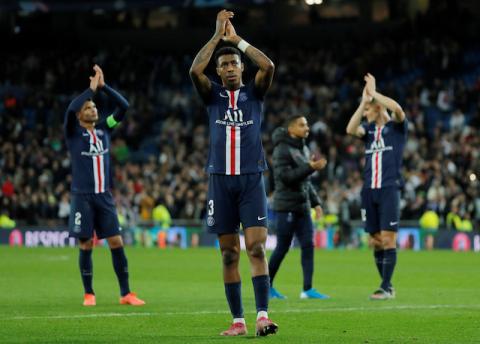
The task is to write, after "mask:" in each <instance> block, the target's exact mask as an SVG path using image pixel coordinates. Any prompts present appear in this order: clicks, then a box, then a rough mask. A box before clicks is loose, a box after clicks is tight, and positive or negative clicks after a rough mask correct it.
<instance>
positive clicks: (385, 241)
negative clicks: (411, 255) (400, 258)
mask: <svg viewBox="0 0 480 344" xmlns="http://www.w3.org/2000/svg"><path fill="white" fill-rule="evenodd" d="M382 247H383V249H384V250H387V249H390V248H395V247H396V242H395V239H394V238H391V237H382Z"/></svg>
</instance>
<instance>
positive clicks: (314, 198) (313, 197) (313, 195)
mask: <svg viewBox="0 0 480 344" xmlns="http://www.w3.org/2000/svg"><path fill="white" fill-rule="evenodd" d="M308 194H309V197H310V203H311V205H312V208H315V207H316V206H318V205H319V206H321V205H322V201H321V200H320V196H318V193H317V191H316V190H315V188H314V187H313V185H312V183H311V182H310V181H309V182H308Z"/></svg>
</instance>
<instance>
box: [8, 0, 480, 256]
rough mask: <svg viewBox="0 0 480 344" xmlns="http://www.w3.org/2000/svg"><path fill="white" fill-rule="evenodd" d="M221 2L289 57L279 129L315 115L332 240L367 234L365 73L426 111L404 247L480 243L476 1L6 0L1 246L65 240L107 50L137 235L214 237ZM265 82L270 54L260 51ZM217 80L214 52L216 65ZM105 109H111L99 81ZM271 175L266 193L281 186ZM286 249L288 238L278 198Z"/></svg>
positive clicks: (262, 41) (409, 187) (323, 227)
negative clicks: (89, 100)
mask: <svg viewBox="0 0 480 344" xmlns="http://www.w3.org/2000/svg"><path fill="white" fill-rule="evenodd" d="M221 8H229V9H231V10H233V11H234V12H235V18H234V20H233V24H234V25H235V27H236V30H237V33H238V34H239V35H240V36H242V37H243V38H245V39H246V40H247V41H249V42H250V43H252V44H253V45H255V46H257V47H258V48H260V49H261V50H263V51H264V52H266V54H267V55H268V56H269V57H270V58H271V59H272V60H273V61H274V63H275V64H276V74H275V78H274V83H273V86H272V88H271V90H270V92H269V94H268V96H267V98H266V101H265V117H264V123H263V127H262V129H263V130H262V132H263V144H264V148H265V151H266V154H267V160H269V161H270V160H271V153H272V149H273V146H272V141H271V133H272V132H273V130H274V129H275V128H276V127H278V126H280V125H281V124H282V122H283V120H284V119H285V118H286V117H287V116H288V115H290V114H296V113H302V114H305V115H306V116H307V117H308V119H309V122H310V125H311V134H310V138H309V140H308V142H309V145H310V148H311V149H312V151H314V152H315V153H317V154H321V155H323V156H325V157H326V158H327V159H328V165H327V168H326V169H325V170H323V171H322V172H321V173H317V174H315V175H314V178H313V181H314V185H315V187H316V188H317V189H318V190H319V192H320V195H321V198H322V200H323V202H324V213H325V216H324V217H323V218H322V220H320V221H316V222H315V226H316V229H317V231H316V237H315V243H316V246H317V247H319V248H334V247H347V248H356V247H365V245H366V241H365V236H364V235H363V232H362V223H361V221H360V190H361V187H362V167H363V163H364V159H363V156H364V155H363V144H362V142H361V141H359V140H357V139H355V138H353V137H348V136H347V135H346V134H345V128H346V124H347V122H348V120H349V118H350V116H351V115H352V114H353V112H354V111H355V109H356V107H357V106H358V103H359V98H360V96H361V91H362V87H363V75H364V74H365V73H366V72H370V73H372V74H374V75H375V76H376V78H377V84H378V88H379V89H380V90H381V92H382V93H384V94H386V95H388V96H390V97H392V98H394V99H396V100H397V101H398V102H399V103H400V104H401V105H402V107H403V108H404V110H405V112H406V115H407V118H408V119H409V137H408V143H407V145H406V149H405V154H404V168H403V176H404V178H405V187H404V189H403V192H402V203H401V219H402V221H401V227H402V229H401V230H400V232H399V245H400V247H402V248H405V249H417V250H418V249H432V248H449V249H457V250H475V251H480V235H479V229H480V184H479V181H478V178H479V173H480V159H479V158H480V156H479V155H480V136H479V127H480V95H479V94H480V44H479V42H480V40H479V33H480V28H479V23H480V21H479V17H480V2H478V1H473V0H463V1H449V0H435V1H429V0H323V1H321V0H285V1H273V0H251V1H247V0H245V1H243V0H242V1H234V0H231V1H225V0H211V1H208V0H191V1H187V0H185V1H174V0H171V1H153V0H135V1H134V0H118V1H107V0H91V1H75V0H69V1H67V0H44V1H14V0H10V1H9V0H7V1H2V2H0V37H1V41H2V49H0V99H1V102H0V133H1V135H0V187H1V190H0V227H1V229H0V243H3V244H10V245H25V246H38V245H41V246H66V245H74V244H75V242H74V241H71V240H69V239H68V232H67V228H66V223H67V219H68V215H69V211H70V205H69V188H70V179H71V177H70V167H71V166H70V165H71V162H70V158H69V156H68V154H67V151H66V147H65V141H64V138H63V131H62V123H63V116H64V112H65V110H66V108H67V106H68V103H69V102H70V101H71V100H72V98H73V97H74V96H75V95H76V94H78V93H80V92H81V91H83V90H84V89H86V88H87V87H88V85H89V82H88V76H89V75H91V74H92V66H93V64H94V63H98V64H99V65H100V66H101V67H102V68H103V69H104V72H105V78H106V81H107V82H108V83H109V84H110V85H112V86H113V87H114V88H116V89H118V90H119V91H120V92H121V93H122V94H124V95H125V96H126V97H127V98H128V100H129V101H130V104H131V107H130V109H129V110H128V113H127V118H126V119H125V120H124V122H123V123H122V125H121V127H120V128H119V129H117V130H116V132H115V135H114V137H113V140H112V150H111V153H112V154H111V155H112V160H113V166H114V170H113V171H114V172H113V175H112V179H113V184H114V189H113V190H112V191H113V194H114V196H115V199H116V202H117V209H118V212H119V218H120V222H121V224H122V228H123V230H124V232H123V233H124V237H125V241H126V242H128V243H130V244H135V245H145V246H157V247H162V248H163V247H168V246H180V247H184V248H185V247H190V246H199V245H215V237H212V236H211V235H208V234H207V233H206V230H205V226H204V217H205V208H206V207H205V206H206V192H207V184H206V180H207V176H206V174H205V172H204V164H205V162H206V158H207V150H208V127H207V118H206V111H205V109H204V107H203V105H202V103H201V101H200V99H199V97H198V96H197V95H196V93H195V91H194V89H193V87H192V84H191V81H190V79H189V75H188V70H189V67H190V65H191V63H192V60H193V57H194V56H195V54H196V53H197V52H198V50H199V49H200V48H201V47H202V46H203V44H205V43H206V42H207V40H208V39H209V38H210V37H211V36H212V35H213V32H214V30H215V19H216V14H217V12H218V10H219V9H221ZM245 63H246V73H245V78H244V79H246V80H248V79H249V78H251V77H252V76H253V75H254V72H255V68H254V66H252V65H251V64H250V63H249V61H247V60H245ZM208 72H209V74H211V76H212V77H213V78H215V77H216V75H215V74H214V72H215V71H214V68H213V65H211V66H210V67H209V69H208ZM95 100H96V102H97V105H98V107H99V109H100V111H101V112H102V111H103V114H106V113H108V111H110V110H111V109H112V104H110V103H109V102H108V101H107V99H106V98H104V97H102V96H98V97H97V98H96V99H95ZM271 175H272V174H271V172H266V182H267V185H266V186H267V191H268V194H269V197H270V198H271V195H272V193H273V192H274V185H273V179H272V178H271ZM269 220H270V224H271V226H270V228H269V230H270V232H271V236H270V237H269V245H270V247H271V246H272V245H274V243H275V228H274V223H275V222H274V213H273V212H270V214H269Z"/></svg>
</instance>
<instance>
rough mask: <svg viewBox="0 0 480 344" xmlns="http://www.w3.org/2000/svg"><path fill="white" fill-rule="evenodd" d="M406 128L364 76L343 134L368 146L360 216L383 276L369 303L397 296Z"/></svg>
mask: <svg viewBox="0 0 480 344" xmlns="http://www.w3.org/2000/svg"><path fill="white" fill-rule="evenodd" d="M388 111H390V113H391V117H390V115H389V113H388ZM362 117H366V119H367V123H365V124H361V121H362ZM407 129H408V124H407V120H406V119H405V113H404V112H403V110H402V108H401V107H400V105H398V103H397V102H396V101H394V100H393V99H391V98H388V97H386V96H384V95H382V94H380V93H379V92H377V90H376V85H375V78H374V77H373V75H371V74H367V75H366V76H365V88H364V90H363V96H362V100H361V102H360V105H359V106H358V109H357V110H356V111H355V113H354V114H353V116H352V118H351V119H350V122H349V123H348V126H347V133H348V134H350V135H355V136H357V137H360V138H362V139H363V141H364V142H365V146H366V150H365V155H366V159H365V172H364V185H363V189H362V218H363V221H365V222H366V225H365V230H366V231H367V232H368V233H369V234H370V238H371V243H372V246H373V248H374V256H375V263H376V265H377V269H378V272H379V273H380V276H381V278H382V283H381V285H380V288H379V289H377V290H376V291H375V292H374V293H373V294H372V295H371V296H370V299H372V300H387V299H392V298H394V297H395V290H394V288H393V286H392V283H391V279H392V275H393V270H394V269H395V265H396V262H397V249H396V244H397V230H398V222H399V219H400V188H401V187H402V185H403V180H402V176H401V168H402V155H403V149H404V146H405V142H406V140H407Z"/></svg>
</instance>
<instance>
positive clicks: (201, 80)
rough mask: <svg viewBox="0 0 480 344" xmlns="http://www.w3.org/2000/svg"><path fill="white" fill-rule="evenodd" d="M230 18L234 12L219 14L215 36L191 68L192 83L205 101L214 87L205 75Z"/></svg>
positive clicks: (199, 53)
mask: <svg viewBox="0 0 480 344" xmlns="http://www.w3.org/2000/svg"><path fill="white" fill-rule="evenodd" d="M230 18H233V12H230V11H226V10H222V11H220V12H219V13H218V15H217V22H216V28H215V34H214V35H213V37H212V38H211V39H210V40H209V41H208V42H207V44H205V45H204V46H203V48H202V49H200V51H199V52H198V54H197V56H195V59H194V60H193V63H192V66H191V67H190V78H191V79H192V82H193V84H194V85H195V88H196V89H197V91H198V93H199V94H200V96H201V97H202V99H204V100H205V99H207V98H208V95H209V94H210V89H211V87H212V84H211V82H210V80H209V79H208V77H207V76H206V75H205V73H204V71H205V68H207V66H208V63H209V62H210V59H211V58H212V55H213V52H214V50H215V48H216V46H217V44H218V43H219V42H220V40H222V38H223V37H224V36H225V27H226V24H227V21H228V20H229V19H230Z"/></svg>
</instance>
